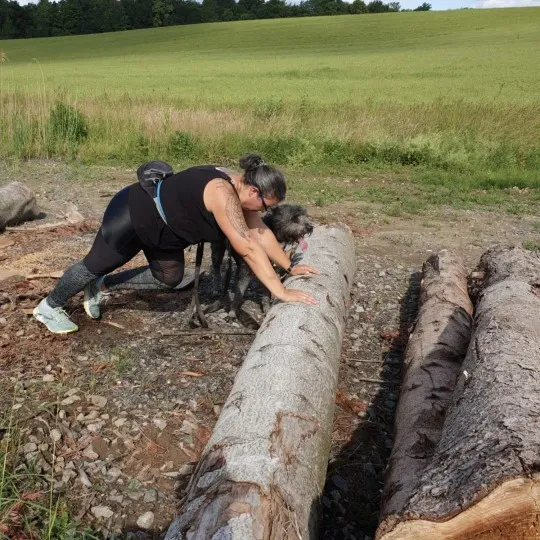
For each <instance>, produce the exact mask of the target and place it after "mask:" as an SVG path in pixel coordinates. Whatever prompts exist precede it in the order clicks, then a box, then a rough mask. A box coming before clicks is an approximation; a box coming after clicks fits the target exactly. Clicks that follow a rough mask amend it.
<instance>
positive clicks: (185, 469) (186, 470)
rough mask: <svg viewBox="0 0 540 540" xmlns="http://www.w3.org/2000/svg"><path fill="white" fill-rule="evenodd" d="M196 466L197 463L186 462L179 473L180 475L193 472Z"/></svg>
mask: <svg viewBox="0 0 540 540" xmlns="http://www.w3.org/2000/svg"><path fill="white" fill-rule="evenodd" d="M194 468H195V465H193V464H192V463H185V464H184V465H182V466H181V467H180V469H178V474H179V475H180V476H187V475H188V474H191V473H192V472H193V469H194Z"/></svg>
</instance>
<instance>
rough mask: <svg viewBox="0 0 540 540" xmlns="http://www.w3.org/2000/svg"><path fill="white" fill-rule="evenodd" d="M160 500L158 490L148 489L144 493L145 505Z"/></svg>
mask: <svg viewBox="0 0 540 540" xmlns="http://www.w3.org/2000/svg"><path fill="white" fill-rule="evenodd" d="M157 499H158V492H157V489H154V488H152V489H148V490H146V491H145V492H144V497H143V503H153V502H156V501H157Z"/></svg>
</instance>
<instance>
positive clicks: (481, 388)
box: [378, 248, 540, 540]
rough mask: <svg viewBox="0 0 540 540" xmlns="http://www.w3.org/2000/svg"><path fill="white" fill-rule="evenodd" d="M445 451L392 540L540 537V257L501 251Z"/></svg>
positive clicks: (485, 264) (485, 271)
mask: <svg viewBox="0 0 540 540" xmlns="http://www.w3.org/2000/svg"><path fill="white" fill-rule="evenodd" d="M476 275H478V276H483V287H482V292H481V294H480V298H479V301H478V304H477V306H476V310H475V326H474V331H473V335H472V338H471V343H470V345H469V349H468V352H467V356H466V358H465V361H464V363H463V367H462V372H461V374H460V376H459V378H458V381H457V384H456V389H455V391H454V396H453V399H452V404H451V406H450V408H449V410H448V413H447V416H446V420H445V423H444V427H443V431H442V435H441V438H440V440H439V443H438V444H437V446H436V448H435V452H434V454H433V457H432V459H431V461H430V462H429V464H428V466H427V467H426V469H425V470H424V472H423V473H422V475H421V476H420V478H419V479H418V483H417V485H416V487H415V490H414V494H413V495H412V496H411V497H410V499H409V501H408V502H407V503H406V505H405V507H404V508H403V509H402V510H401V512H400V515H399V518H398V517H396V519H395V520H394V521H393V523H388V522H383V524H382V526H381V528H380V529H379V534H378V536H379V538H381V539H384V540H390V539H396V540H397V539H399V540H409V539H411V540H412V539H415V540H421V539H426V540H427V539H429V540H438V539H446V540H450V539H452V540H454V539H455V540H458V539H459V540H467V539H473V538H474V539H475V540H494V539H507V540H517V539H533V538H534V539H537V538H539V537H540V472H539V471H540V257H539V255H538V254H533V253H529V252H526V251H524V250H522V249H520V248H494V249H492V250H490V251H488V252H486V253H485V254H484V255H483V256H482V259H481V261H480V266H479V268H478V272H476Z"/></svg>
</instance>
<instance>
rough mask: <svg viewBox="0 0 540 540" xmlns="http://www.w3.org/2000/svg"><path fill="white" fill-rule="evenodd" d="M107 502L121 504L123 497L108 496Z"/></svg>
mask: <svg viewBox="0 0 540 540" xmlns="http://www.w3.org/2000/svg"><path fill="white" fill-rule="evenodd" d="M109 501H111V502H115V503H118V504H122V502H123V501H124V496H123V495H110V496H109Z"/></svg>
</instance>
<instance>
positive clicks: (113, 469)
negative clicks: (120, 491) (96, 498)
mask: <svg viewBox="0 0 540 540" xmlns="http://www.w3.org/2000/svg"><path fill="white" fill-rule="evenodd" d="M121 474H122V471H121V470H120V469H119V468H118V467H111V468H110V469H109V472H108V473H107V475H108V476H110V477H111V478H118V477H119V476H120V475H121Z"/></svg>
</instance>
